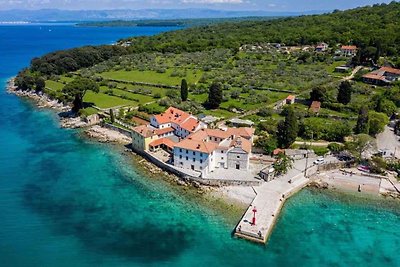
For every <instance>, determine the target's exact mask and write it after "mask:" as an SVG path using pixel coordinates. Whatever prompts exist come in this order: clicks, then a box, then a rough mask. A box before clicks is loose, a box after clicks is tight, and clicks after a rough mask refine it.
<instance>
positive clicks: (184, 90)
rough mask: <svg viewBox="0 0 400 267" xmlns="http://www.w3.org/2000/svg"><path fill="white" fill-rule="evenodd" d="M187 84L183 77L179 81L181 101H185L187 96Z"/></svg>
mask: <svg viewBox="0 0 400 267" xmlns="http://www.w3.org/2000/svg"><path fill="white" fill-rule="evenodd" d="M188 94H189V92H188V84H187V81H186V80H185V79H183V80H182V82H181V99H182V101H186V100H187V98H188Z"/></svg>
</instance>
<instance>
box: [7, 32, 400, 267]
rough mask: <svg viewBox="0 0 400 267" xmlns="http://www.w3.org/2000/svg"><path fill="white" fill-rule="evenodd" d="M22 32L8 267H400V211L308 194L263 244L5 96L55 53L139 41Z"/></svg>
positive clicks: (12, 125) (45, 114) (13, 61)
mask: <svg viewBox="0 0 400 267" xmlns="http://www.w3.org/2000/svg"><path fill="white" fill-rule="evenodd" d="M19 27H22V28H19ZM24 27H25V26H13V27H12V28H6V27H5V28H3V27H0V35H1V36H2V37H4V36H8V37H9V38H10V40H12V41H13V42H12V43H13V48H12V49H11V50H10V48H9V47H10V45H11V41H7V40H6V39H4V40H5V41H3V39H2V43H0V60H1V62H10V63H9V65H7V64H6V65H5V66H8V67H7V68H3V67H2V68H1V70H0V79H1V81H0V88H1V90H0V137H1V138H0V266H93V265H95V266H160V265H161V266H165V265H168V266H200V265H201V266H202V265H206V264H207V265H209V266H249V265H263V266H330V265H331V266H349V265H357V266H358V265H362V266H400V256H399V253H398V251H399V250H400V235H399V234H398V231H399V229H400V205H399V203H398V202H395V201H385V200H383V199H382V198H381V199H378V200H376V199H365V198H360V197H354V196H351V195H345V194H338V193H332V192H328V191H324V192H320V191H317V190H314V189H305V190H303V191H301V192H300V193H298V194H297V195H295V196H294V197H292V198H291V199H289V200H288V202H287V203H286V205H285V207H284V209H283V211H282V216H281V217H280V218H279V220H278V223H277V225H276V227H275V229H274V231H273V233H272V235H271V238H270V240H269V242H268V244H267V245H266V246H259V245H254V244H251V243H249V242H246V241H243V240H238V239H234V238H232V237H231V231H232V229H233V227H234V222H231V221H230V220H226V218H224V217H223V216H222V215H221V214H218V212H215V211H213V210H209V209H208V208H205V207H204V206H203V205H202V203H201V202H199V201H197V199H196V200H194V201H193V200H191V199H189V198H188V196H187V195H185V194H183V193H182V192H181V190H175V189H174V188H173V187H170V186H166V183H165V182H162V181H159V180H157V179H149V177H146V175H145V174H144V173H143V172H141V171H138V170H137V169H135V167H134V166H133V165H132V164H131V161H130V160H129V158H127V157H124V156H122V155H121V154H120V153H119V152H118V150H116V149H110V147H108V146H105V145H101V144H97V143H95V142H91V141H89V140H86V139H82V138H79V135H78V132H77V131H75V130H65V129H60V128H59V126H58V120H57V116H56V114H54V112H52V111H49V110H38V109H36V108H35V107H34V106H33V105H32V104H31V103H29V102H28V101H26V100H23V99H19V98H17V97H16V96H13V95H9V94H7V93H6V92H5V90H4V88H5V82H6V79H7V78H8V77H10V76H12V75H15V74H16V72H17V71H18V69H19V68H21V67H23V66H26V65H27V64H28V62H29V60H30V59H31V58H32V57H34V56H38V55H40V54H42V53H44V52H46V51H50V50H56V49H62V48H65V47H71V46H76V45H83V44H90V43H93V44H97V43H109V42H112V41H114V40H117V39H119V38H121V37H123V36H124V34H125V35H128V34H129V35H131V34H135V32H133V31H134V30H131V31H132V32H129V31H128V30H126V29H119V30H118V29H115V28H114V29H113V31H115V32H113V33H110V32H108V34H109V35H110V36H108V35H107V36H103V35H102V30H105V31H109V29H106V28H99V29H95V30H93V28H90V29H87V32H85V28H83V29H82V28H76V27H73V26H62V27H65V28H57V29H55V30H54V29H53V31H51V32H52V33H54V32H56V33H57V32H58V35H57V38H58V39H57V38H55V37H54V35H51V34H47V33H48V31H47V32H46V34H44V36H41V37H40V38H43V39H42V40H39V41H36V40H33V37H34V36H35V35H34V34H33V33H32V32H34V30H33V28H24ZM30 27H33V26H30ZM52 27H54V26H52ZM60 27H61V26H60ZM68 27H70V28H68ZM63 29H64V30H65V32H64V34H63V32H62V31H63ZM163 29H165V28H161V29H160V28H159V29H158V30H159V31H160V30H163ZM36 30H37V32H39V31H40V30H39V29H36ZM74 30H77V31H79V34H78V33H74ZM140 30H141V31H142V30H143V29H142V28H141V29H140ZM148 30H149V33H155V32H157V29H154V28H151V29H148ZM93 31H94V32H95V33H93ZM22 33H24V34H22ZM67 33H68V34H69V35H70V36H72V37H64V38H63V36H64V35H66V34H67ZM29 34H32V36H33V37H32V40H30V38H26V36H27V35H29ZM74 34H75V35H74ZM101 36H103V37H101ZM4 38H5V37H4ZM46 38H48V39H46ZM69 39H71V43H69V42H68V41H69ZM72 39H73V40H72ZM109 39H110V40H109ZM57 42H59V43H57ZM7 51H10V52H8V53H7ZM13 54H15V56H14V55H13ZM237 219H238V220H239V218H237Z"/></svg>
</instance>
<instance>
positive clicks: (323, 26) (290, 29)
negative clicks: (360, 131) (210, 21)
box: [32, 2, 400, 74]
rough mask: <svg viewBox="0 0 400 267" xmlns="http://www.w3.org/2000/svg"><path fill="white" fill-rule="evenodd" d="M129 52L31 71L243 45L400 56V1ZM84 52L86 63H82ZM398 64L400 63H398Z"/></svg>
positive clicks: (136, 41)
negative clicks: (348, 48)
mask: <svg viewBox="0 0 400 267" xmlns="http://www.w3.org/2000/svg"><path fill="white" fill-rule="evenodd" d="M126 41H130V42H132V44H131V45H130V47H129V49H127V50H125V49H122V48H115V47H114V48H111V47H110V46H101V47H98V48H93V47H86V48H80V49H71V50H66V51H59V52H56V53H51V54H49V55H46V56H44V57H42V58H40V59H34V60H33V61H32V70H34V71H40V72H42V73H44V74H52V73H56V74H61V73H65V72H67V71H74V70H78V69H80V68H82V67H89V66H90V65H94V64H97V63H99V62H101V61H103V60H107V59H109V57H111V56H119V55H122V54H127V53H139V52H162V53H166V52H169V53H181V52H195V51H196V52H197V51H205V50H211V49H215V48H227V49H233V50H234V51H237V50H238V49H239V47H240V46H241V45H243V44H254V43H265V42H274V43H284V44H286V45H303V44H316V43H318V42H322V41H324V42H327V43H329V44H330V45H331V46H332V45H334V44H339V43H340V44H355V45H357V46H358V47H360V48H361V49H363V50H368V51H372V53H374V52H376V51H378V53H379V54H380V55H383V56H398V55H399V53H400V3H398V2H392V3H390V4H380V5H374V6H372V7H371V6H368V7H362V8H357V9H353V10H347V11H334V12H333V13H330V14H324V15H312V16H301V17H291V18H282V19H276V20H266V21H262V20H261V21H260V20H255V21H240V22H228V23H221V24H216V25H209V26H202V27H194V28H188V29H183V30H178V31H173V32H167V33H163V34H160V35H157V36H150V37H135V38H131V39H128V40H121V41H120V43H123V42H126ZM82 53H83V54H85V55H84V58H85V60H82ZM397 61H399V60H397Z"/></svg>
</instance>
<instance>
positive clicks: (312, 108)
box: [309, 101, 321, 114]
mask: <svg viewBox="0 0 400 267" xmlns="http://www.w3.org/2000/svg"><path fill="white" fill-rule="evenodd" d="M320 110H321V102H319V101H313V102H312V103H311V105H310V108H309V111H311V112H314V113H317V114H318V113H319V111H320Z"/></svg>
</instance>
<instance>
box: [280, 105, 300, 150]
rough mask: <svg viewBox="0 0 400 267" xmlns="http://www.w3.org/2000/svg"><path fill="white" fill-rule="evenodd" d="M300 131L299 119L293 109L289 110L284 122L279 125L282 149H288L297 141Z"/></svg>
mask: <svg viewBox="0 0 400 267" xmlns="http://www.w3.org/2000/svg"><path fill="white" fill-rule="evenodd" d="M298 131H299V125H298V120H297V117H296V115H295V113H294V110H293V108H292V107H290V108H288V109H287V114H286V116H285V119H284V120H283V121H280V122H279V123H278V132H277V138H278V145H279V147H281V148H288V147H289V146H290V145H291V144H293V142H294V141H295V140H296V137H297V134H298Z"/></svg>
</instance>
